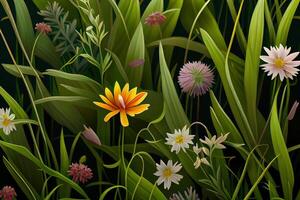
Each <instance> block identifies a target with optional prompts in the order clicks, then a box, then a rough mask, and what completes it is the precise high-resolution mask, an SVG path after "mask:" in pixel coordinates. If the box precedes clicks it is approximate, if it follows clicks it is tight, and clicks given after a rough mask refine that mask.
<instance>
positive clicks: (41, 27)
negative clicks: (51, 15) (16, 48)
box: [35, 22, 52, 35]
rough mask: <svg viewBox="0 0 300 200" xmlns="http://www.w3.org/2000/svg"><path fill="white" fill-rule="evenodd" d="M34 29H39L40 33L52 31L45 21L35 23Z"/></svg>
mask: <svg viewBox="0 0 300 200" xmlns="http://www.w3.org/2000/svg"><path fill="white" fill-rule="evenodd" d="M35 30H37V31H39V32H40V33H43V34H45V35H47V34H49V33H51V32H52V28H51V26H50V25H48V24H46V23H45V22H41V23H37V24H36V25H35Z"/></svg>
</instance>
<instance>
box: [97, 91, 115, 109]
mask: <svg viewBox="0 0 300 200" xmlns="http://www.w3.org/2000/svg"><path fill="white" fill-rule="evenodd" d="M99 97H100V98H101V99H102V101H104V102H105V103H106V104H108V105H110V106H111V107H113V108H115V109H117V107H116V105H114V103H113V102H111V101H110V100H108V99H107V98H106V97H105V96H103V95H101V94H100V95H99Z"/></svg>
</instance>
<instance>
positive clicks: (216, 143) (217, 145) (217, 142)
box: [200, 133, 229, 149]
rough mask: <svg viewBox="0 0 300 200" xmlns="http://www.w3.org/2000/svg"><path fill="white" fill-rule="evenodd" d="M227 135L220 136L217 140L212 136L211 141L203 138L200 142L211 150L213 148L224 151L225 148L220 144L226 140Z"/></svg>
mask: <svg viewBox="0 0 300 200" xmlns="http://www.w3.org/2000/svg"><path fill="white" fill-rule="evenodd" d="M228 135H229V133H227V134H225V135H221V136H220V137H218V138H217V136H216V135H214V136H213V137H212V138H211V139H209V138H208V137H206V136H205V138H204V140H202V139H200V142H202V143H203V144H207V145H208V146H209V148H212V147H213V146H214V147H215V148H216V149H225V148H226V147H225V146H224V145H223V144H222V143H223V142H224V141H225V140H226V139H227V136H228Z"/></svg>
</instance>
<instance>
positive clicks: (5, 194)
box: [0, 186, 17, 200]
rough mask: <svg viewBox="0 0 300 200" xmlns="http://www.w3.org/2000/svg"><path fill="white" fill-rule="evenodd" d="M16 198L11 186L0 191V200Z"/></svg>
mask: <svg viewBox="0 0 300 200" xmlns="http://www.w3.org/2000/svg"><path fill="white" fill-rule="evenodd" d="M16 196H17V193H16V191H15V189H14V188H13V187H11V186H4V187H3V188H2V189H1V190H0V199H3V200H13V199H14V198H15V197H16Z"/></svg>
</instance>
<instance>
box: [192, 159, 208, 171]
mask: <svg viewBox="0 0 300 200" xmlns="http://www.w3.org/2000/svg"><path fill="white" fill-rule="evenodd" d="M202 164H205V165H209V162H208V161H207V159H206V158H200V157H198V156H197V158H196V161H195V163H194V167H195V169H198V168H199V167H200V166H201V165H202Z"/></svg>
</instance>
